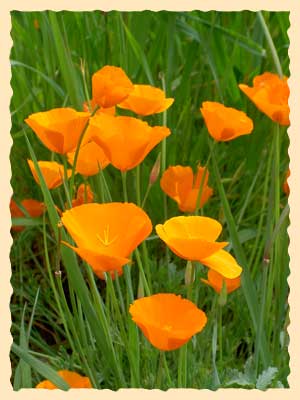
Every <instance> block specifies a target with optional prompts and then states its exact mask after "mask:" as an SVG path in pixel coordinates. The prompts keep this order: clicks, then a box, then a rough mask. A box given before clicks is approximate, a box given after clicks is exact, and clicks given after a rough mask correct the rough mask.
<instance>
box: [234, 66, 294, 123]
mask: <svg viewBox="0 0 300 400" xmlns="http://www.w3.org/2000/svg"><path fill="white" fill-rule="evenodd" d="M239 88H240V89H241V91H242V92H244V93H245V95H246V96H248V97H249V99H250V100H251V101H252V102H253V103H254V104H255V105H256V107H257V108H258V109H259V110H260V111H262V112H263V113H264V114H266V115H267V116H268V117H269V118H271V120H272V121H275V122H278V123H279V124H280V125H289V124H290V120H289V114H290V108H289V106H288V99H289V95H290V90H289V87H288V83H287V78H286V77H283V78H280V77H279V76H278V75H276V74H272V73H270V72H265V73H263V74H262V75H258V76H256V77H255V78H254V79H253V87H250V86H247V85H244V84H240V85H239Z"/></svg>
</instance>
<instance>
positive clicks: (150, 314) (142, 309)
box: [129, 293, 207, 351]
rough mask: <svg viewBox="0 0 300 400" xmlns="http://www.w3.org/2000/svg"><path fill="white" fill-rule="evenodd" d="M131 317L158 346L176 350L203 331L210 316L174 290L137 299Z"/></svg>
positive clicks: (166, 349)
mask: <svg viewBox="0 0 300 400" xmlns="http://www.w3.org/2000/svg"><path fill="white" fill-rule="evenodd" d="M129 313H130V314H131V317H132V320H133V321H134V322H135V323H136V324H137V326H138V327H139V328H140V329H141V330H142V332H143V334H144V335H145V336H146V338H147V339H148V340H149V342H150V343H151V344H152V345H153V346H155V347H156V348H158V349H159V350H164V351H168V350H175V349H178V348H179V347H181V346H183V345H184V344H185V343H186V342H188V341H189V340H190V339H191V337H192V336H193V335H195V334H196V333H198V332H200V331H202V329H203V328H204V326H205V324H206V322H207V318H206V315H205V313H204V312H203V311H202V310H200V309H199V308H198V307H197V306H196V305H195V304H194V303H192V302H191V301H189V300H186V299H182V298H181V296H176V295H175V294H171V293H159V294H155V295H152V296H148V297H143V298H141V299H138V300H135V301H134V302H133V304H131V306H130V307H129Z"/></svg>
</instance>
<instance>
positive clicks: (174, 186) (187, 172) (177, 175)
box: [160, 165, 213, 212]
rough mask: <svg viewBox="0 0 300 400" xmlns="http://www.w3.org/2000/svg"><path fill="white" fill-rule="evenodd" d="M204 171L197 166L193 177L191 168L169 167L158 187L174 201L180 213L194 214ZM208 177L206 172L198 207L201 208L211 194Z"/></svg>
mask: <svg viewBox="0 0 300 400" xmlns="http://www.w3.org/2000/svg"><path fill="white" fill-rule="evenodd" d="M204 170H205V168H202V167H200V166H198V171H197V174H196V175H195V176H194V174H193V170H192V168H191V167H182V166H181V165H176V166H175V167H169V168H168V169H167V170H166V171H165V172H164V173H163V175H162V177H161V180H160V187H161V188H162V190H163V191H164V192H165V193H166V194H167V195H168V196H170V197H171V198H172V199H173V200H175V201H176V203H177V204H178V206H179V209H180V210H181V211H187V212H194V211H195V209H196V203H197V198H198V193H199V189H200V184H201V181H202V177H203V174H204ZM208 176H209V173H208V171H206V175H205V179H204V180H203V185H202V193H201V199H200V203H199V205H200V207H203V205H204V204H205V203H206V202H207V200H208V199H209V198H210V197H211V195H212V194H213V190H212V188H210V187H209V186H208Z"/></svg>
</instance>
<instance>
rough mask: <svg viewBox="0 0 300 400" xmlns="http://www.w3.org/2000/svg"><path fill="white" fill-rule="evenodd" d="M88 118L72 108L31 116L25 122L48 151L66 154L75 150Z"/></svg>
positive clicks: (86, 114) (87, 114) (84, 113)
mask: <svg viewBox="0 0 300 400" xmlns="http://www.w3.org/2000/svg"><path fill="white" fill-rule="evenodd" d="M89 117H90V114H89V113H87V112H78V111H75V110H73V109H72V108H54V109H53V110H50V111H44V112H38V113H35V114H31V115H29V117H28V118H27V119H25V122H26V123H27V125H29V126H30V128H31V129H32V130H33V131H34V132H35V134H36V135H37V136H38V137H39V139H40V140H41V141H42V142H43V144H44V145H45V146H46V147H48V149H49V150H51V151H54V152H56V153H60V154H66V153H68V152H69V151H72V150H74V149H75V148H76V146H77V143H78V140H79V137H80V135H81V133H82V131H83V129H84V127H85V125H86V124H87V122H88V120H89ZM83 141H84V140H83Z"/></svg>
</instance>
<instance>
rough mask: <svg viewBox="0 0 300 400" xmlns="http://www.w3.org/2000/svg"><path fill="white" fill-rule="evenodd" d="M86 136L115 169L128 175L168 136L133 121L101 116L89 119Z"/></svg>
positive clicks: (163, 129)
mask: <svg viewBox="0 0 300 400" xmlns="http://www.w3.org/2000/svg"><path fill="white" fill-rule="evenodd" d="M87 133H88V135H89V137H90V138H91V139H92V140H93V141H94V142H96V143H97V144H98V145H99V146H101V147H102V149H103V151H104V153H105V155H106V157H107V158H108V159H109V161H110V162H111V164H112V165H113V166H114V167H115V168H117V169H119V170H121V171H128V170H130V169H132V168H134V167H136V166H137V165H138V164H140V163H141V162H142V161H143V160H144V158H145V157H146V156H147V155H148V153H149V152H150V151H151V150H152V149H153V148H154V147H155V146H156V145H157V144H158V143H159V142H161V141H162V140H163V139H164V138H165V137H167V136H169V135H170V130H169V129H168V128H166V127H164V126H155V127H151V126H149V125H148V124H147V122H144V121H141V120H139V119H137V118H132V117H113V116H111V115H107V114H102V115H95V116H94V117H93V118H91V120H90V125H89V128H88V132H87Z"/></svg>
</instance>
